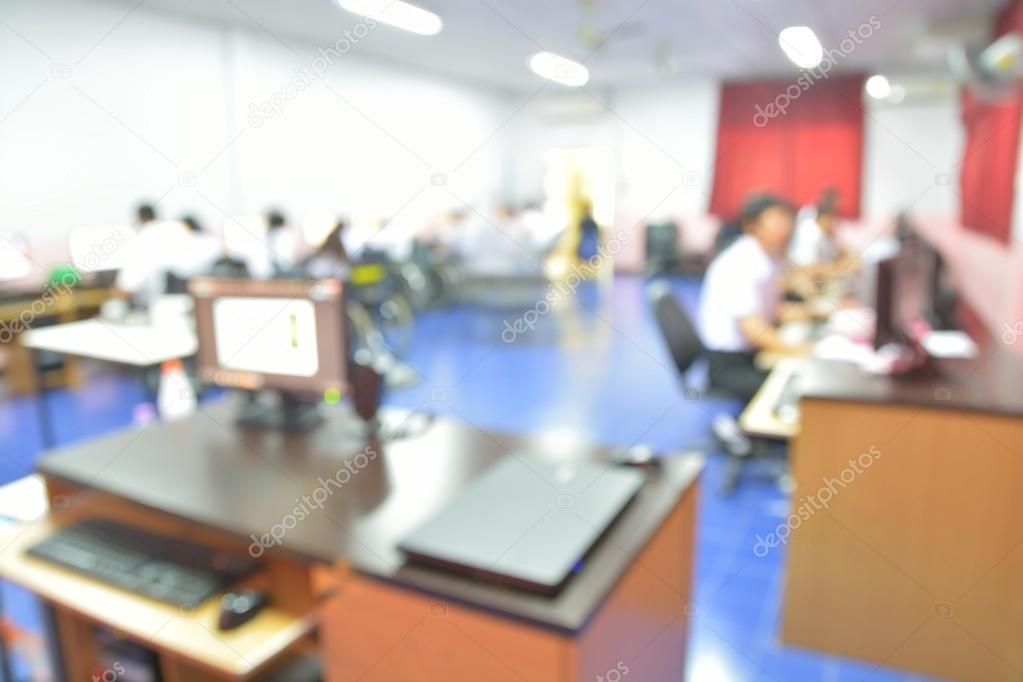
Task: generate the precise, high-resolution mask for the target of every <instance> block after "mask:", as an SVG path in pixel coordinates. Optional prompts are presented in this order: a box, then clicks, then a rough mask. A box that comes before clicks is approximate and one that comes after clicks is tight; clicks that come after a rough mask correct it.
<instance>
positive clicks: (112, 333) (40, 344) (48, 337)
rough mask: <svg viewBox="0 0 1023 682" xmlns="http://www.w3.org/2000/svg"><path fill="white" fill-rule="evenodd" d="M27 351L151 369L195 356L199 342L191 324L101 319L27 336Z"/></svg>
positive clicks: (55, 327) (22, 341)
mask: <svg viewBox="0 0 1023 682" xmlns="http://www.w3.org/2000/svg"><path fill="white" fill-rule="evenodd" d="M21 343H22V345H24V346H25V347H26V348H32V349H34V350H45V351H51V352H54V353H60V354H62V355H72V356H76V357H82V358H92V359H95V360H104V361H106V362H115V363H118V364H122V365H133V366H136V367H149V366H152V365H159V364H160V363H162V362H165V361H167V360H177V359H180V358H185V357H189V356H191V355H195V352H196V349H197V348H198V342H197V340H196V337H195V332H194V331H193V330H192V329H191V328H190V327H189V325H188V324H186V323H182V324H167V325H152V324H148V323H146V324H142V323H139V324H136V323H126V322H107V321H104V320H101V319H99V318H93V319H91V320H82V321H81V322H69V323H67V324H58V325H54V326H52V327H41V328H39V329H32V330H29V331H27V332H25V333H24V334H23V335H22V336H21Z"/></svg>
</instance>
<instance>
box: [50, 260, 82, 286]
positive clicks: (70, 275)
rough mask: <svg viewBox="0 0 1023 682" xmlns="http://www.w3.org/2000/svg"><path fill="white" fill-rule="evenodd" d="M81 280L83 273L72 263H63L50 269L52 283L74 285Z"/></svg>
mask: <svg viewBox="0 0 1023 682" xmlns="http://www.w3.org/2000/svg"><path fill="white" fill-rule="evenodd" d="M81 281H82V275H81V273H80V272H78V270H77V269H75V268H73V267H71V266H70V265H62V266H60V267H56V268H54V269H52V270H50V284H53V285H59V286H66V287H73V286H75V285H76V284H79V283H81Z"/></svg>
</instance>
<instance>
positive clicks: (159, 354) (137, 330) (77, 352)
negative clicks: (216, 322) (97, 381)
mask: <svg viewBox="0 0 1023 682" xmlns="http://www.w3.org/2000/svg"><path fill="white" fill-rule="evenodd" d="M19 338H20V341H21V344H22V345H23V346H24V347H25V348H29V349H31V350H33V351H36V352H39V351H49V352H51V353H58V354H60V355H68V356H74V357H80V358H89V359H93V360H101V361H103V362H112V363H115V364H120V365H128V366H131V367H138V368H144V367H155V366H158V365H160V364H162V363H164V362H167V361H168V360H180V359H182V358H187V357H190V356H192V355H195V353H196V350H197V349H198V347H199V344H198V340H197V339H196V335H195V329H194V324H193V322H192V321H191V319H189V318H187V317H182V318H180V319H167V320H164V321H162V322H161V323H159V324H153V323H150V322H148V321H146V320H143V319H134V320H126V321H117V322H114V321H108V320H104V319H102V318H93V319H91V320H82V321H80V322H68V323H67V324H57V325H53V326H52V327H42V328H39V329H31V330H29V331H27V332H25V333H24V334H22V335H21V336H20V337H19ZM33 364H34V366H35V367H36V372H37V374H38V377H37V378H38V380H37V385H38V388H39V390H38V393H37V395H36V405H37V406H38V408H39V425H40V432H41V436H42V441H43V448H44V449H47V450H48V449H50V448H52V447H54V446H55V445H56V442H57V441H56V435H55V433H54V428H53V421H52V417H51V415H50V411H49V409H48V407H47V405H46V387H45V383H44V382H43V378H42V373H41V370H40V369H39V363H38V362H36V361H35V360H33Z"/></svg>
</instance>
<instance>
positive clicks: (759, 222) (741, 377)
mask: <svg viewBox="0 0 1023 682" xmlns="http://www.w3.org/2000/svg"><path fill="white" fill-rule="evenodd" d="M741 222H742V227H743V236H741V237H739V238H738V239H737V240H735V241H734V242H733V243H732V245H731V246H729V247H728V248H726V249H725V250H724V251H722V252H721V253H720V254H719V255H718V256H717V258H715V259H714V261H713V262H712V263H711V264H710V267H709V268H708V270H707V275H706V277H705V279H704V283H703V291H702V294H701V299H700V308H699V326H700V333H701V336H702V339H703V343H704V346H705V347H706V348H707V350H708V352H709V356H710V367H709V379H710V385H711V386H713V387H715V388H718V389H721V390H723V391H725V392H728V393H730V394H732V395H734V396H736V397H739V398H743V399H745V400H747V401H748V400H750V399H752V398H753V396H754V395H755V394H756V392H757V390H758V389H759V388H760V386H761V384H762V383H763V382H764V379H766V378H767V373H766V372H764V371H763V370H760V369H758V368H757V367H756V365H755V363H754V356H755V354H756V353H757V352H759V351H762V350H766V351H772V352H780V353H784V354H805V353H806V352H807V350H808V349H807V348H806V347H804V346H791V345H789V344H787V343H785V342H784V341H783V340H782V338H781V336H780V335H779V333H778V328H777V323H778V321H779V315H780V313H781V305H782V298H783V297H782V276H783V274H784V271H785V265H786V263H785V259H784V257H783V254H784V253H785V251H786V249H787V247H788V243H789V239H790V238H791V235H792V227H793V210H792V207H791V206H790V205H789V204H787V203H786V202H785V201H783V200H782V199H780V198H778V197H775V196H772V195H759V196H756V197H753V198H751V199H750V200H749V201H747V202H746V204H745V206H744V207H743V210H742V217H741Z"/></svg>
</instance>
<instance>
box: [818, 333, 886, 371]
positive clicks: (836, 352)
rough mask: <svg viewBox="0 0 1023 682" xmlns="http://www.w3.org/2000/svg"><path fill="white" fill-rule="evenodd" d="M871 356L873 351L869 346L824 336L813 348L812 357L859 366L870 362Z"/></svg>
mask: <svg viewBox="0 0 1023 682" xmlns="http://www.w3.org/2000/svg"><path fill="white" fill-rule="evenodd" d="M873 355H874V350H873V349H872V348H870V347H869V346H864V345H862V344H859V343H855V342H853V341H850V340H849V339H847V338H845V337H844V336H840V335H838V334H832V335H830V336H825V337H824V338H823V339H821V340H820V341H818V342H817V343H815V344H814V346H813V356H814V357H815V358H820V359H821V360H835V361H838V362H853V363H857V364H859V363H862V362H868V361H870V359H871V358H872V357H873Z"/></svg>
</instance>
